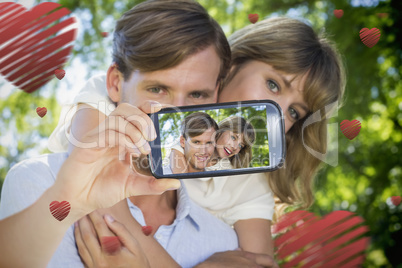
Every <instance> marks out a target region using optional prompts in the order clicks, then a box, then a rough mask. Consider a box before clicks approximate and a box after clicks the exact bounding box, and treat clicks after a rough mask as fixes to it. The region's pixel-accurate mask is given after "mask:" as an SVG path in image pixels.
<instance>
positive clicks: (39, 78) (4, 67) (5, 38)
mask: <svg viewBox="0 0 402 268" xmlns="http://www.w3.org/2000/svg"><path fill="white" fill-rule="evenodd" d="M70 13H71V12H70V11H69V10H68V9H67V8H61V5H60V4H57V3H52V2H44V3H41V4H39V5H36V6H34V7H33V8H32V9H31V10H26V8H25V7H24V6H22V5H20V4H17V3H13V2H5V3H0V29H1V31H0V35H1V39H0V74H1V75H3V76H4V77H5V78H6V79H7V80H8V81H10V82H11V83H12V84H13V85H15V86H16V87H18V88H20V89H22V90H24V91H25V92H27V93H31V92H34V91H35V90H37V89H39V88H40V87H41V86H43V85H44V84H46V83H47V82H48V81H49V80H50V79H51V78H52V75H53V73H54V70H55V69H57V68H61V66H62V65H63V64H64V63H65V62H66V61H67V59H68V56H69V54H70V52H71V50H72V48H73V46H72V45H70V46H67V45H68V44H69V43H71V42H73V41H74V40H75V37H76V33H77V29H76V28H73V29H70V30H68V31H65V32H64V33H60V32H61V31H63V30H64V29H65V28H67V27H70V26H71V25H72V24H74V23H76V20H75V18H74V17H70V18H66V19H64V20H62V18H64V17H66V16H67V15H69V14H70Z"/></svg>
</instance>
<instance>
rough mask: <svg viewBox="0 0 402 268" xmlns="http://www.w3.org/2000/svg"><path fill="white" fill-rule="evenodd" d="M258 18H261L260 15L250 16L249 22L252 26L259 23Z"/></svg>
mask: <svg viewBox="0 0 402 268" xmlns="http://www.w3.org/2000/svg"><path fill="white" fill-rule="evenodd" d="M258 18H259V16H258V14H248V20H249V21H250V22H251V23H252V24H254V23H256V22H257V21H258Z"/></svg>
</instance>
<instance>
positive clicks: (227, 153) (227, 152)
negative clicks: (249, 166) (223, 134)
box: [223, 147, 233, 156]
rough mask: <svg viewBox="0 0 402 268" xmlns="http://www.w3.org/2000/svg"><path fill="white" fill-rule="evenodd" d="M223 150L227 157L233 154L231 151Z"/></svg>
mask: <svg viewBox="0 0 402 268" xmlns="http://www.w3.org/2000/svg"><path fill="white" fill-rule="evenodd" d="M223 150H224V151H225V153H226V155H227V156H229V155H231V154H232V153H233V152H232V151H231V150H229V149H228V148H226V147H225V148H223Z"/></svg>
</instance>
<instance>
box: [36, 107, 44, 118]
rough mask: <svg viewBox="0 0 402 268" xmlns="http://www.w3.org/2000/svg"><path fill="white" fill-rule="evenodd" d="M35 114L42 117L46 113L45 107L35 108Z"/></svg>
mask: <svg viewBox="0 0 402 268" xmlns="http://www.w3.org/2000/svg"><path fill="white" fill-rule="evenodd" d="M36 113H37V114H38V115H39V116H40V117H44V116H45V115H46V113H47V109H46V107H38V108H36Z"/></svg>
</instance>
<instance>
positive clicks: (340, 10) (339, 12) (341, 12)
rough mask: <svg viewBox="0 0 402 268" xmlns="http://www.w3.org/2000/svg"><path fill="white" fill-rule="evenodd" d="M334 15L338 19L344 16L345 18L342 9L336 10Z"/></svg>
mask: <svg viewBox="0 0 402 268" xmlns="http://www.w3.org/2000/svg"><path fill="white" fill-rule="evenodd" d="M334 15H335V17H337V18H338V19H340V18H342V16H343V10H342V9H335V10H334Z"/></svg>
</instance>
